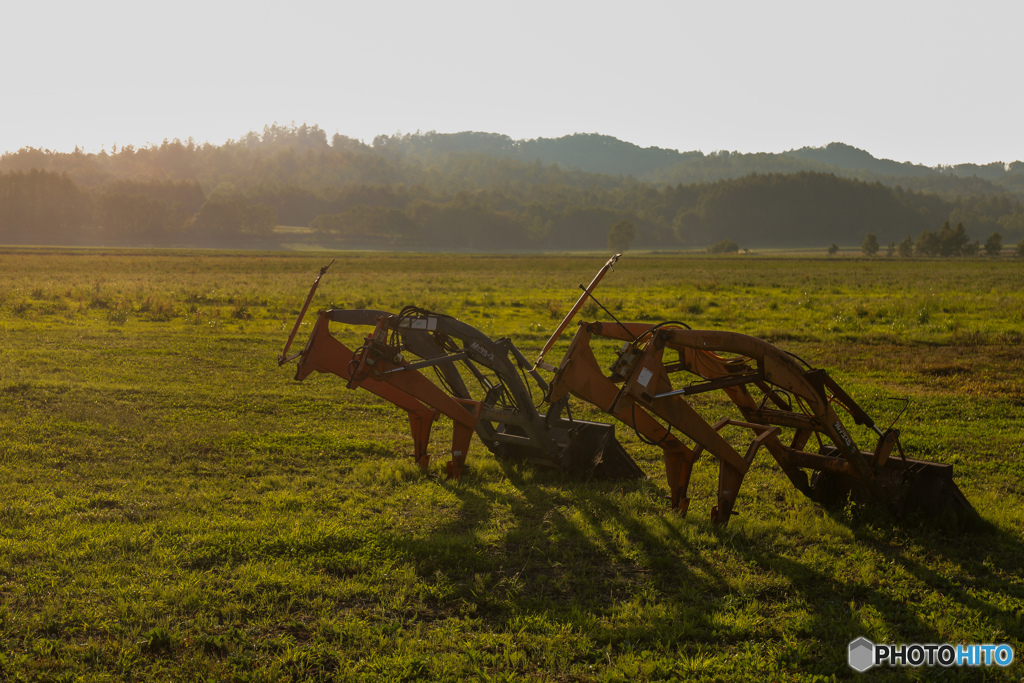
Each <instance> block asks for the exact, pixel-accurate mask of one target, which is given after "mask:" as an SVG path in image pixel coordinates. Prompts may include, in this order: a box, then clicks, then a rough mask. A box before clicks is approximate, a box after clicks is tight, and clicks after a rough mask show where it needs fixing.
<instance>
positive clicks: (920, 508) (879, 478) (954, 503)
mask: <svg viewBox="0 0 1024 683" xmlns="http://www.w3.org/2000/svg"><path fill="white" fill-rule="evenodd" d="M837 452H838V451H837V449H835V448H834V447H826V448H825V449H823V454H824V455H836V454H837ZM864 456H865V457H867V458H870V456H871V453H868V452H864ZM875 481H876V482H877V483H878V487H879V488H880V489H881V492H882V494H883V495H884V496H885V498H886V500H885V501H884V502H886V503H888V504H889V506H890V508H891V510H892V512H893V513H894V514H895V515H896V517H898V518H900V519H906V518H909V517H914V516H921V517H923V518H925V519H941V518H943V517H947V518H950V519H953V520H955V521H957V522H961V521H968V520H971V519H975V518H977V517H978V513H977V512H976V511H975V509H974V507H973V506H971V504H970V502H968V500H967V498H966V497H965V496H964V494H963V492H961V491H960V488H959V487H958V486H957V485H956V482H954V481H953V466H952V465H950V464H946V463H938V462H930V461H928V460H916V459H914V458H900V457H893V458H889V459H888V460H887V461H886V463H885V466H884V467H883V468H882V469H881V470H880V471H879V472H878V473H877V474H876V475H875ZM811 491H812V496H811V497H812V498H814V499H815V500H817V501H819V502H821V503H826V504H829V503H839V502H842V501H843V500H845V499H846V497H847V496H848V495H849V494H850V493H851V492H852V493H853V494H854V495H856V496H858V497H861V496H864V497H866V496H867V495H868V494H867V490H866V488H865V487H864V486H863V485H862V484H861V483H860V482H859V481H858V480H856V479H852V478H850V477H846V476H843V475H841V474H835V473H831V472H819V473H817V474H816V475H815V477H814V479H813V481H812V483H811Z"/></svg>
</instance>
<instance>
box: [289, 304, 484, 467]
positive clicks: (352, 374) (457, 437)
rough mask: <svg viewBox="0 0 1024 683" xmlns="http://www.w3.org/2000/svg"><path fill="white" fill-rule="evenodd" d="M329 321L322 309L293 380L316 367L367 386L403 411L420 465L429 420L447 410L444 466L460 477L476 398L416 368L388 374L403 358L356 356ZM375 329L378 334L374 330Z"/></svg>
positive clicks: (426, 459) (424, 462) (424, 461)
mask: <svg viewBox="0 0 1024 683" xmlns="http://www.w3.org/2000/svg"><path fill="white" fill-rule="evenodd" d="M329 324H330V320H329V318H328V317H327V315H326V312H325V311H321V312H320V314H319V315H318V317H317V321H316V325H315V326H314V328H313V332H312V333H311V334H310V338H309V342H308V343H307V344H306V348H305V349H304V350H303V351H302V353H301V354H300V356H301V360H300V361H299V365H298V368H297V369H296V373H295V379H297V380H302V379H305V378H306V377H307V376H309V374H310V373H312V372H314V371H316V372H327V373H332V374H335V375H338V376H339V377H342V378H344V379H346V380H348V385H349V387H350V388H357V387H358V388H362V389H366V390H367V391H369V392H371V393H374V394H376V395H377V396H380V397H381V398H383V399H384V400H386V401H389V402H391V403H393V404H395V405H396V406H398V407H399V408H402V409H403V410H405V411H406V412H407V413H408V414H409V425H410V428H411V430H412V438H413V446H414V453H413V457H414V458H415V461H416V463H417V464H418V465H419V466H420V467H421V468H423V469H424V470H425V469H427V468H428V467H429V465H430V455H429V453H428V450H427V447H428V445H429V442H430V428H431V425H432V423H433V422H434V421H435V420H436V419H437V418H438V416H439V415H441V414H443V415H445V416H446V417H448V418H449V419H451V420H452V423H453V430H452V431H453V434H452V447H451V456H452V457H451V460H450V461H449V462H448V464H447V465H446V471H447V473H448V475H449V476H451V477H459V476H461V475H462V473H463V471H464V469H465V463H466V455H467V453H468V452H469V442H470V440H471V438H472V436H473V431H474V429H475V428H476V422H477V420H478V419H479V417H480V408H481V406H480V404H479V402H477V401H470V400H465V399H456V398H453V397H451V396H449V395H448V394H446V393H445V392H444V391H442V390H441V389H440V388H438V386H437V385H436V384H434V383H433V382H431V381H430V380H428V379H427V378H426V377H424V376H423V375H421V374H420V373H419V372H417V371H416V370H407V371H404V372H393V373H387V371H388V370H394V369H396V368H401V367H403V366H404V365H407V363H405V361H396V359H387V358H377V359H374V358H372V356H371V354H369V353H366V352H364V353H362V354H359V355H357V354H356V352H355V351H353V350H352V349H350V348H348V347H347V346H345V345H344V344H342V343H341V342H340V341H338V340H337V339H336V338H335V337H334V336H332V335H331V334H330V332H329V330H328V326H329ZM374 334H378V333H377V332H376V331H375V333H374ZM374 340H375V336H374V335H370V336H368V337H367V338H366V341H367V342H368V343H369V342H372V341H374ZM363 348H364V349H365V348H366V347H363ZM385 373H387V374H385Z"/></svg>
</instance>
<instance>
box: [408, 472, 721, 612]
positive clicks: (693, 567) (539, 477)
mask: <svg viewBox="0 0 1024 683" xmlns="http://www.w3.org/2000/svg"><path fill="white" fill-rule="evenodd" d="M501 469H502V473H503V474H504V476H505V478H506V479H507V481H508V483H509V484H511V486H508V485H501V483H499V482H495V481H487V480H477V481H475V482H474V481H469V482H466V483H445V484H442V485H444V486H446V487H447V488H449V489H450V491H451V493H452V494H453V495H455V496H456V497H457V498H458V499H459V501H460V504H461V505H460V510H459V513H458V514H457V515H456V516H453V517H452V518H451V519H450V520H447V521H444V522H442V523H440V524H437V525H435V526H434V527H433V529H432V530H431V531H430V532H429V533H428V534H427V535H425V536H420V537H410V536H404V537H398V536H396V537H394V541H395V542H396V544H398V545H399V546H400V548H401V550H403V551H404V553H405V554H406V556H407V557H412V558H415V565H416V567H417V572H418V574H419V575H420V576H421V577H424V578H427V577H430V576H431V575H433V574H435V573H436V572H442V573H443V574H444V576H445V577H446V578H447V580H449V581H451V582H453V583H454V584H455V590H454V594H453V596H452V597H453V598H455V599H457V600H461V601H463V602H468V603H472V604H473V605H475V606H476V607H477V610H478V611H477V615H478V616H482V615H487V616H490V617H491V618H493V619H495V620H496V621H498V622H504V621H507V620H508V619H510V618H512V617H513V616H516V615H520V614H523V613H543V614H545V615H548V616H549V617H551V618H553V619H556V620H559V621H565V620H571V618H572V615H574V614H575V615H577V616H578V615H579V614H580V612H581V611H585V612H586V613H588V614H598V615H600V614H602V613H607V612H609V611H610V610H612V609H613V608H614V607H615V606H616V605H621V604H623V603H626V602H629V601H631V600H633V599H634V598H635V596H636V594H637V593H638V592H642V591H643V590H647V591H649V594H648V599H654V598H655V597H656V596H658V597H661V598H665V597H670V598H671V600H673V601H676V600H679V599H680V598H685V599H683V600H682V602H683V603H686V604H689V605H691V606H696V605H699V604H700V603H701V602H702V601H704V600H706V599H707V598H708V596H713V595H722V594H724V593H726V592H727V590H728V589H727V584H726V582H725V581H724V579H723V577H722V576H720V575H719V574H718V573H717V571H716V569H715V565H714V564H713V563H712V562H709V561H708V560H707V559H706V558H705V557H704V556H703V554H702V551H701V549H700V548H699V547H698V544H697V543H696V542H694V541H693V540H692V539H689V538H686V537H684V536H683V535H682V534H680V532H679V531H678V529H676V528H675V527H674V526H673V525H672V524H669V523H667V522H666V521H665V520H664V519H663V518H661V517H659V516H658V515H648V514H638V513H637V511H636V510H635V507H636V505H637V501H641V502H643V501H644V499H645V497H647V498H649V497H650V496H651V495H652V494H653V495H656V493H655V491H656V489H657V487H656V485H655V484H653V483H651V482H629V483H620V484H612V483H607V482H589V483H581V482H579V481H577V480H573V479H572V478H570V477H568V476H565V475H560V474H553V473H545V472H535V471H531V470H529V469H528V468H525V467H523V466H521V465H518V464H513V463H507V462H505V463H502V464H501ZM648 507H650V506H649V505H648ZM499 511H500V512H501V515H498V514H497V513H498V512H499ZM499 517H500V518H499ZM697 611H699V610H697ZM694 616H695V615H687V621H692V619H693V618H694ZM677 617H678V615H666V618H665V621H666V622H668V621H672V620H676V618H677ZM651 628H652V629H655V630H656V629H657V628H658V626H657V625H652V626H651Z"/></svg>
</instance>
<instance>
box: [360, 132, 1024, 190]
mask: <svg viewBox="0 0 1024 683" xmlns="http://www.w3.org/2000/svg"><path fill="white" fill-rule="evenodd" d="M373 149H374V150H377V149H382V150H389V151H392V152H394V153H396V154H399V155H401V156H403V157H407V158H419V159H421V160H425V161H437V160H439V159H441V158H444V157H448V156H450V155H452V154H484V155H489V156H496V157H507V158H511V159H514V160H516V161H520V162H524V163H534V162H538V161H539V162H540V163H541V164H544V165H558V166H560V167H563V168H567V169H577V170H580V171H583V172H585V173H599V174H604V175H612V176H630V177H632V178H634V179H636V180H638V181H641V182H647V183H653V184H659V185H665V184H668V185H676V184H689V183H696V182H716V181H718V180H728V179H730V178H741V177H744V176H746V175H750V174H752V173H799V172H802V171H814V172H819V173H833V174H835V175H837V176H839V177H844V178H851V179H856V180H864V181H867V182H880V183H882V184H883V185H887V186H890V187H895V186H897V185H898V186H902V187H904V188H906V189H916V190H922V191H927V192H935V193H937V194H944V195H947V196H960V195H975V194H1000V193H1003V192H1009V193H1011V194H1015V195H1018V196H1019V197H1020V198H1024V162H1021V161H1015V162H1013V163H1011V164H1005V163H1003V162H993V163H991V164H985V165H977V164H958V165H954V166H938V167H929V166H924V165H921V164H913V163H911V162H897V161H892V160H890V159H878V158H876V157H875V156H873V155H872V154H871V153H869V152H867V151H865V150H862V149H858V148H856V147H853V146H851V145H847V144H845V143H841V142H832V143H829V144H827V145H825V146H824V147H801V148H800V149H794V150H789V151H786V152H781V153H766V152H762V153H741V152H727V151H717V152H710V153H708V154H705V153H703V152H700V151H689V152H680V151H677V150H672V149H665V148H662V147H640V146H639V145H635V144H633V143H630V142H625V141H623V140H619V139H617V138H614V137H611V136H608V135H600V134H596V133H576V134H573V135H565V136H563V137H560V138H536V139H532V140H513V139H512V138H510V137H509V136H507V135H501V134H496V133H478V132H470V131H467V132H462V133H437V132H434V131H429V132H426V133H412V134H406V135H395V136H390V137H388V136H378V137H377V138H376V139H374V141H373Z"/></svg>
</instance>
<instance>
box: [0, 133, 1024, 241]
mask: <svg viewBox="0 0 1024 683" xmlns="http://www.w3.org/2000/svg"><path fill="white" fill-rule="evenodd" d="M997 166H998V168H996V165H992V166H984V167H973V168H967V167H962V166H958V167H941V168H926V167H922V166H914V165H910V164H897V163H896V162H892V161H887V160H879V159H875V158H874V157H872V156H871V155H870V154H868V153H867V152H864V151H862V150H857V149H854V148H852V147H849V146H846V145H840V144H832V145H828V146H827V147H824V148H804V149H801V150H794V151H791V152H786V153H784V154H775V155H772V154H738V153H725V152H720V153H712V154H706V155H705V154H703V153H701V152H683V153H681V152H677V151H674V150H667V149H659V148H646V149H644V148H640V147H638V146H636V145H632V144H630V143H626V142H623V141H620V140H616V139H615V138H611V137H607V136H600V135H572V136H567V137H563V138H559V139H537V140H527V141H515V140H512V139H511V138H509V137H508V136H504V135H497V134H489V133H459V134H453V135H446V134H437V133H423V134H409V135H394V136H379V137H378V138H376V139H374V140H373V141H372V143H371V144H366V143H364V142H361V141H358V140H353V139H351V138H347V137H344V136H341V135H334V136H333V137H332V138H331V139H330V140H328V136H327V134H326V133H325V132H324V131H323V130H322V129H320V128H318V127H317V126H306V125H303V126H294V125H293V126H276V125H275V126H268V127H267V128H265V129H264V131H263V133H262V134H258V133H255V132H252V133H249V134H248V135H246V136H244V137H242V138H240V139H238V140H231V141H228V142H226V143H225V144H223V145H210V144H203V145H197V144H195V143H193V142H191V141H188V142H181V141H178V140H174V141H165V142H163V143H162V144H160V145H151V146H148V147H144V148H133V147H124V148H120V149H117V148H114V149H112V150H110V151H109V152H107V151H104V152H101V153H99V154H86V153H83V152H80V151H76V152H73V153H56V152H50V151H46V150H39V149H23V150H20V151H19V152H17V153H11V154H4V155H3V156H2V157H0V244H4V243H9V244H10V243H12V244H26V243H33V244H105V245H117V244H125V245H180V246H240V247H263V248H274V247H277V246H281V245H282V244H292V245H294V246H302V245H307V246H314V245H315V246H328V247H348V246H351V247H371V248H416V249H427V250H430V249H442V250H481V251H494V250H543V249H558V250H565V249H605V248H607V245H608V236H609V232H610V231H611V228H612V227H613V226H616V225H619V224H626V225H628V226H629V227H628V229H627V228H625V227H621V228H620V230H619V231H618V233H617V234H618V236H619V238H622V237H623V236H625V237H626V238H628V239H626V242H627V243H629V244H631V246H632V247H634V248H657V249H678V248H703V247H705V246H708V245H710V244H714V243H716V242H719V241H721V240H724V239H729V240H734V241H736V242H738V243H739V244H740V246H741V247H770V246H786V247H791V246H804V247H824V246H827V245H829V244H830V243H838V244H841V245H858V244H860V243H861V241H862V240H864V239H865V236H866V235H867V234H868V233H872V234H874V235H876V236H877V239H878V240H879V241H880V242H881V243H882V244H883V245H885V244H895V243H897V242H905V241H906V239H907V238H908V237H917V238H920V237H922V236H927V235H928V234H932V233H936V234H937V232H938V231H939V229H940V227H941V226H943V225H944V224H946V223H949V224H950V225H958V224H962V226H963V227H962V228H961V230H960V232H959V233H957V234H958V235H960V236H961V237H964V239H967V238H970V239H971V240H985V239H987V238H988V237H989V236H991V234H992V233H995V232H998V233H999V234H1000V236H1001V237H1002V238H1004V239H1005V240H1007V241H1011V240H1012V241H1016V240H1018V239H1021V238H1024V207H1022V205H1021V196H1022V195H1021V194H1020V193H1019V192H1018V189H1017V188H1020V187H1024V164H1021V163H1020V162H1015V163H1014V164H1011V165H1009V166H1004V165H1001V164H1000V165H997ZM968 171H970V174H969V175H968ZM282 226H287V228H285V227H282ZM949 230H951V228H950V229H949ZM950 234H952V233H950ZM958 239H959V238H958ZM925 242H926V243H927V240H925ZM922 253H928V252H927V251H922Z"/></svg>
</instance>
